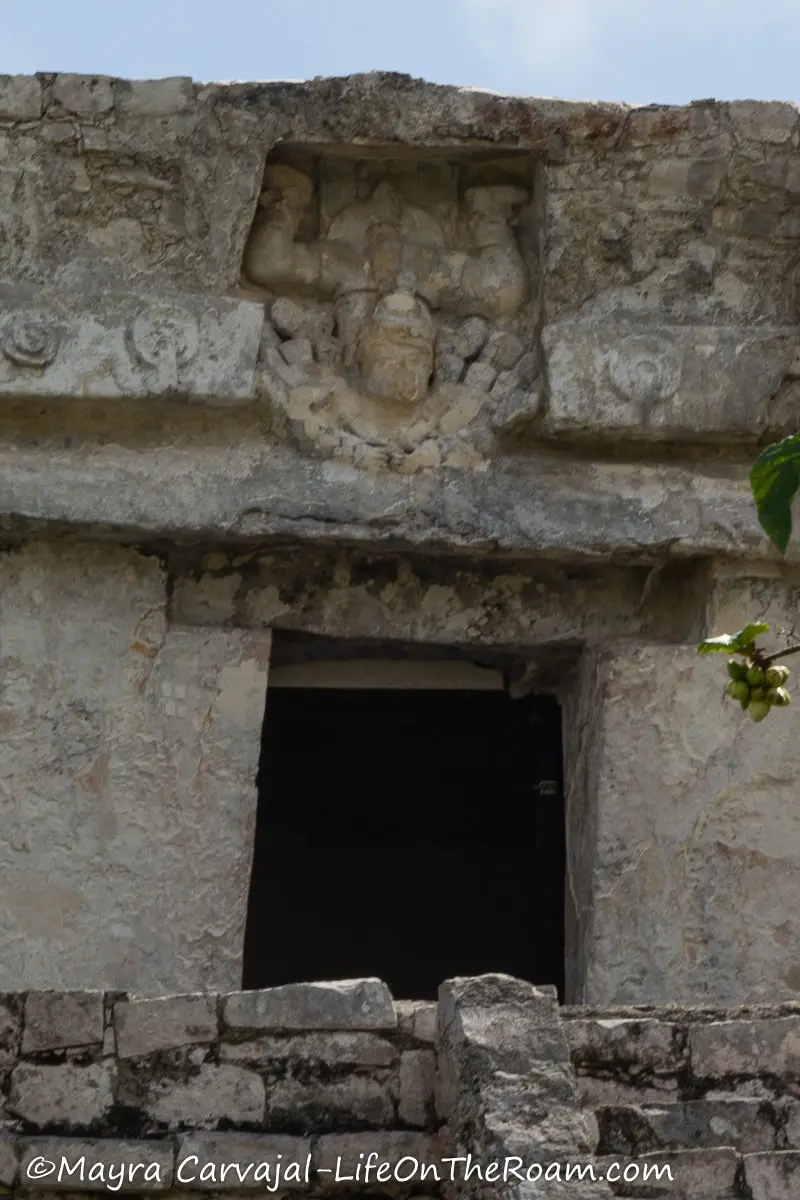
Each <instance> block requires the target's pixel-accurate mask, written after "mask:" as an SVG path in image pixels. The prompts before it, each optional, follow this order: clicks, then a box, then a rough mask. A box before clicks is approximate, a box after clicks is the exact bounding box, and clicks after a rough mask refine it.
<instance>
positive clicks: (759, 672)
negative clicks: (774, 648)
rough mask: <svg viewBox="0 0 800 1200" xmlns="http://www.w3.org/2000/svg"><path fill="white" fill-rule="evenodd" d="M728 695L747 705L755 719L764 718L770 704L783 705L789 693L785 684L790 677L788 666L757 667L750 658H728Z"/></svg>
mask: <svg viewBox="0 0 800 1200" xmlns="http://www.w3.org/2000/svg"><path fill="white" fill-rule="evenodd" d="M728 674H729V675H730V678H731V682H730V683H729V684H728V695H729V696H730V697H731V699H732V700H738V702H739V704H740V705H741V706H742V708H746V709H747V711H748V712H749V714H750V716H751V717H752V719H753V720H754V721H763V720H764V718H765V717H766V716H768V714H769V710H770V709H771V708H786V706H787V705H788V704H791V702H792V697H791V696H790V695H789V693H788V692H787V690H786V687H785V686H784V685H785V684H786V681H787V680H788V678H789V670H788V668H787V667H774V666H773V667H766V668H765V667H759V666H758V665H757V664H756V663H754V662H753V661H752V660H745V661H744V662H739V661H738V659H735V658H732V659H730V660H729V661H728Z"/></svg>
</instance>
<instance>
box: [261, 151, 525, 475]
mask: <svg viewBox="0 0 800 1200" xmlns="http://www.w3.org/2000/svg"><path fill="white" fill-rule="evenodd" d="M359 191H360V193H361V194H359ZM343 193H346V188H343V187H342V185H341V183H340V184H339V185H338V187H337V188H334V185H330V187H328V188H327V189H326V183H325V180H324V178H323V180H322V181H321V182H318V183H315V181H314V179H313V178H312V175H311V173H310V172H307V171H304V170H301V169H299V168H298V167H296V166H293V165H288V164H286V163H276V164H271V165H268V166H267V169H266V171H265V176H264V188H263V192H262V194H261V198H260V205H259V214H258V217H257V219H256V222H255V225H254V229H253V232H252V234H251V237H250V240H249V243H248V245H247V249H246V252H245V261H244V267H245V273H246V275H247V276H248V277H249V280H250V281H251V283H254V284H256V285H258V286H259V287H260V288H261V289H263V291H264V292H265V300H266V312H267V317H268V320H267V328H266V331H265V339H264V347H263V352H262V372H261V387H262V389H263V392H264V394H265V396H266V398H267V400H268V402H270V403H271V404H272V405H274V406H275V408H276V409H277V410H278V411H279V412H280V413H281V414H282V415H283V417H284V418H285V419H286V420H287V422H288V427H289V429H290V431H291V436H293V437H294V439H295V440H297V441H298V442H299V443H300V444H301V445H302V446H303V448H304V449H306V450H311V451H312V452H314V453H320V454H323V455H330V456H332V457H338V458H342V459H345V460H347V461H351V462H355V463H358V464H359V465H375V466H382V467H386V466H388V467H392V468H395V469H397V470H401V471H416V470H419V469H423V468H426V467H434V466H438V465H440V464H444V465H451V466H477V465H479V464H480V462H481V461H482V459H483V456H484V453H485V452H486V449H488V447H489V445H490V443H491V437H492V428H495V429H496V428H497V427H498V423H499V424H502V422H503V421H504V420H506V419H507V418H508V414H509V413H511V415H512V418H513V415H514V413H516V412H517V411H525V412H527V413H529V414H530V413H533V412H535V409H536V406H537V404H538V391H537V382H538V381H537V376H538V369H537V363H538V355H537V353H536V306H537V292H538V287H537V278H536V269H535V264H534V263H533V261H532V256H531V255H530V254H527V255H526V254H525V253H523V250H522V249H521V247H520V242H519V239H518V235H517V231H516V226H517V223H518V222H519V221H520V220H521V219H524V214H525V212H526V210H527V209H528V206H529V205H530V203H531V193H530V189H528V188H526V187H523V186H519V185H517V184H516V183H513V182H508V181H504V182H499V183H484V184H482V185H479V186H471V187H466V188H464V189H463V190H459V188H458V187H457V185H456V186H454V188H453V194H452V196H451V197H450V198H449V202H448V201H447V200H445V202H442V200H441V197H440V196H436V195H433V194H432V195H431V200H430V203H429V204H425V203H419V202H418V200H417V198H410V197H409V194H408V190H405V189H404V188H403V186H402V173H401V174H400V179H399V181H398V178H397V175H396V174H395V175H393V176H392V178H391V179H387V178H381V175H380V171H379V170H378V169H376V170H375V173H374V177H373V178H372V179H369V178H368V179H367V180H366V181H365V182H362V185H361V187H360V188H357V187H353V188H352V189H351V195H350V196H349V197H348V196H345V198H344V199H342V196H343ZM337 200H338V204H337V203H336V201H337ZM309 225H311V233H310V235H309V233H308V230H309Z"/></svg>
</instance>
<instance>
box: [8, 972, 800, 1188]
mask: <svg viewBox="0 0 800 1200" xmlns="http://www.w3.org/2000/svg"><path fill="white" fill-rule="evenodd" d="M0 1023H1V1030H0V1054H1V1055H2V1058H1V1059H0V1089H1V1091H2V1105H3V1111H2V1123H3V1127H2V1131H0V1186H2V1187H3V1188H4V1189H5V1190H7V1191H11V1192H12V1193H16V1192H21V1193H26V1194H46V1193H48V1192H52V1191H53V1190H56V1191H66V1192H73V1193H76V1194H79V1195H82V1194H87V1193H88V1194H90V1193H92V1192H101V1191H106V1192H107V1191H109V1190H115V1189H114V1188H113V1187H109V1183H113V1182H114V1175H113V1174H112V1173H113V1172H117V1181H118V1180H119V1178H120V1176H119V1172H120V1171H123V1172H124V1176H123V1178H124V1182H123V1184H122V1188H121V1190H123V1191H126V1192H139V1193H149V1192H151V1191H165V1192H171V1191H175V1192H182V1193H183V1194H186V1192H187V1191H188V1192H195V1193H198V1194H199V1193H202V1192H205V1193H207V1192H209V1191H211V1192H215V1193H217V1194H225V1193H229V1192H243V1191H244V1192H247V1191H249V1192H252V1191H253V1190H254V1189H255V1190H258V1186H259V1185H258V1183H257V1181H256V1182H254V1180H253V1179H252V1178H249V1177H248V1175H247V1172H248V1171H249V1172H250V1174H251V1175H252V1173H253V1172H255V1170H256V1169H260V1170H262V1172H263V1168H264V1165H265V1164H268V1165H269V1166H270V1168H271V1169H272V1171H273V1174H272V1175H271V1176H270V1177H269V1178H267V1177H266V1176H265V1175H263V1173H262V1175H261V1176H260V1180H261V1191H262V1192H268V1193H274V1192H275V1191H276V1187H277V1184H276V1168H277V1166H278V1164H279V1163H283V1164H284V1167H283V1168H282V1169H285V1170H287V1172H288V1168H289V1164H296V1167H297V1170H296V1171H295V1173H294V1175H293V1176H292V1177H291V1178H290V1177H289V1176H288V1173H287V1176H286V1177H285V1178H286V1179H287V1180H288V1182H287V1183H286V1185H285V1188H281V1187H277V1192H278V1194H299V1193H303V1194H306V1195H309V1196H311V1197H315V1196H328V1195H343V1194H347V1195H349V1194H355V1195H364V1196H372V1195H389V1196H391V1195H398V1196H404V1197H405V1196H408V1197H416V1198H417V1200H423V1198H426V1197H432V1196H442V1197H444V1198H449V1197H453V1198H454V1200H462V1198H463V1200H470V1198H472V1197H484V1196H489V1195H491V1196H494V1197H499V1198H500V1200H529V1198H531V1200H532V1197H534V1196H536V1195H537V1194H540V1193H541V1188H542V1187H545V1189H546V1191H547V1192H552V1193H553V1194H555V1195H556V1196H558V1197H563V1198H564V1200H603V1198H606V1200H608V1197H610V1196H611V1195H612V1194H613V1195H620V1196H627V1197H629V1200H652V1197H653V1195H659V1196H660V1195H664V1196H675V1197H677V1198H678V1200H700V1198H701V1197H702V1200H791V1198H792V1197H794V1195H795V1194H796V1188H797V1182H798V1179H800V1121H799V1120H798V1112H800V1086H799V1085H798V1070H797V1062H798V1052H799V1051H798V1047H799V1046H800V1033H799V1031H800V1006H798V1005H793V1004H784V1005H779V1006H772V1007H768V1006H756V1007H751V1008H739V1009H729V1010H725V1009H711V1008H706V1009H703V1008H679V1007H677V1006H672V1007H669V1008H661V1009H659V1008H656V1007H650V1008H644V1007H640V1008H631V1007H629V1008H607V1009H589V1008H562V1009H559V1007H558V1005H557V1003H556V999H555V995H554V993H553V992H552V990H550V989H537V988H534V987H532V986H531V985H530V984H527V983H524V982H522V981H520V980H515V979H510V978H508V977H505V976H496V975H495V976H483V977H481V978H477V979H454V980H449V981H447V982H446V983H444V984H443V985H442V987H441V989H440V994H439V1002H438V1005H437V1004H431V1003H415V1002H411V1001H394V1000H393V999H392V997H391V995H390V994H389V992H388V990H387V989H386V987H385V985H384V984H382V983H381V982H380V981H379V980H377V979H371V980H369V979H368V980H352V981H344V982H338V983H317V984H300V985H292V986H288V987H283V988H274V989H269V990H267V991H262V992H249V993H242V992H235V993H225V994H217V993H194V994H185V995H176V996H161V997H150V998H141V999H137V998H135V997H132V996H127V995H125V994H122V993H103V992H72V993H70V992H28V993H24V994H4V995H3V996H2V997H1V998H0ZM370 1155H372V1156H373V1159H372V1161H373V1171H374V1170H375V1166H376V1165H377V1164H388V1165H394V1166H397V1165H398V1164H401V1163H405V1164H406V1166H405V1169H404V1170H403V1169H400V1170H398V1172H397V1175H398V1178H389V1177H388V1175H386V1176H385V1177H384V1179H383V1181H382V1182H379V1183H376V1181H375V1177H374V1175H373V1176H372V1178H371V1179H369V1178H367V1177H365V1176H364V1175H363V1174H362V1176H361V1178H360V1179H359V1178H358V1176H357V1174H356V1173H357V1171H358V1169H359V1163H361V1164H362V1170H363V1164H364V1162H365V1161H366V1160H367V1158H368V1157H369V1156H370ZM465 1156H471V1158H470V1159H469V1161H470V1163H471V1164H472V1165H471V1168H470V1173H467V1170H466V1168H465V1167H464V1165H463V1162H464V1159H465ZM453 1161H459V1162H461V1163H462V1165H461V1166H460V1167H456V1168H453V1169H452V1175H451V1168H450V1167H449V1164H450V1163H451V1162H453ZM63 1162H66V1163H67V1164H68V1167H69V1171H71V1172H72V1174H71V1175H70V1174H69V1173H65V1168H64V1167H63V1166H62V1163H63ZM53 1164H55V1166H54V1167H53V1169H52V1170H51V1169H50V1167H51V1165H53ZM232 1164H237V1167H238V1171H239V1172H244V1175H243V1177H242V1178H239V1177H238V1174H237V1172H236V1171H234V1169H233V1167H232ZM492 1164H495V1166H494V1167H493V1166H492ZM646 1166H649V1167H651V1168H652V1167H659V1168H660V1169H661V1170H662V1172H663V1170H664V1169H665V1168H668V1169H669V1172H670V1175H666V1176H665V1175H664V1174H663V1173H662V1175H661V1177H660V1181H659V1182H658V1183H657V1184H654V1183H653V1181H652V1179H650V1180H649V1181H646V1180H645V1179H644V1178H643V1177H642V1175H641V1172H642V1168H644V1167H646ZM476 1167H479V1168H480V1171H478V1170H476ZM555 1167H558V1169H559V1172H560V1173H559V1175H558V1176H557V1177H554V1176H553V1174H552V1171H553V1169H554V1168H555ZM148 1168H149V1170H150V1174H149V1176H147V1177H146V1176H145V1174H144V1172H145V1170H146V1169H148ZM223 1168H225V1170H226V1173H225V1174H224V1175H223V1174H222V1170H223ZM537 1168H538V1169H539V1170H540V1171H541V1172H542V1173H543V1172H544V1171H546V1170H548V1169H549V1170H550V1171H551V1175H550V1176H549V1178H542V1177H541V1176H540V1175H539V1174H538V1173H537ZM568 1168H569V1169H571V1170H572V1171H573V1174H572V1175H569V1176H568V1175H567V1169H568ZM631 1168H633V1169H634V1170H635V1171H638V1172H639V1174H638V1177H637V1176H636V1175H630V1174H629V1175H628V1176H627V1181H626V1180H625V1179H624V1178H623V1173H624V1172H625V1171H626V1170H630V1169H631ZM137 1171H138V1172H139V1175H138V1177H137V1174H136V1172H137ZM201 1171H203V1172H204V1174H203V1175H202V1177H201V1174H200V1173H201ZM422 1171H425V1172H427V1174H426V1176H425V1179H426V1182H420V1178H421V1172H422ZM504 1171H505V1172H506V1174H507V1177H506V1178H503V1172H504ZM578 1171H579V1172H580V1173H579V1174H576V1173H574V1172H578ZM79 1172H83V1174H82V1175H81V1174H79ZM481 1172H482V1174H481ZM492 1172H494V1173H492ZM520 1172H522V1175H523V1176H525V1175H529V1174H530V1175H531V1178H528V1179H525V1178H522V1179H520V1178H519V1177H518V1175H519V1173H520ZM403 1174H406V1175H407V1177H406V1178H405V1179H403V1178H400V1177H399V1176H401V1175H403ZM348 1176H349V1178H348ZM487 1176H488V1178H487ZM268 1185H272V1186H268ZM117 1190H119V1189H117Z"/></svg>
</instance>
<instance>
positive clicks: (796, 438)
mask: <svg viewBox="0 0 800 1200" xmlns="http://www.w3.org/2000/svg"><path fill="white" fill-rule="evenodd" d="M798 486H800V433H794V434H792V436H791V437H787V438H784V439H783V441H782V442H775V443H774V445H772V446H767V448H766V449H765V450H762V452H761V454H759V456H758V458H757V459H756V461H755V462H754V463H753V466H752V467H751V469H750V487H751V488H752V491H753V498H754V500H755V502H756V511H757V512H758V519H759V522H760V524H761V528H762V529H763V530H764V532H765V533H766V535H767V537H768V538H769V539H770V541H771V542H772V543H773V545H774V546H775V547H776V548H777V550H778V551H779V553H780V554H782V555H785V554H786V548H787V546H788V545H789V538H790V537H791V535H792V501H793V500H794V497H795V493H796V492H797V488H798Z"/></svg>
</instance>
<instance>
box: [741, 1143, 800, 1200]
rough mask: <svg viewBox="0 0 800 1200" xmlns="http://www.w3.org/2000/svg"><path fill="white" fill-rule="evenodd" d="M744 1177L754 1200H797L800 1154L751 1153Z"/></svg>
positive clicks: (788, 1152) (746, 1160)
mask: <svg viewBox="0 0 800 1200" xmlns="http://www.w3.org/2000/svg"><path fill="white" fill-rule="evenodd" d="M744 1177H745V1181H746V1184H747V1187H748V1189H749V1191H748V1193H747V1194H748V1195H749V1196H750V1197H752V1200H797V1196H798V1195H800V1153H797V1152H796V1151H794V1150H784V1151H783V1152H779V1153H773V1154H748V1155H747V1156H746V1157H745V1160H744Z"/></svg>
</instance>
